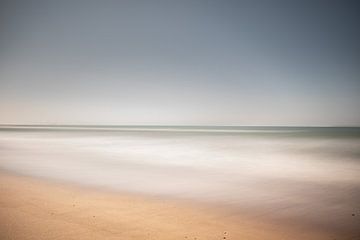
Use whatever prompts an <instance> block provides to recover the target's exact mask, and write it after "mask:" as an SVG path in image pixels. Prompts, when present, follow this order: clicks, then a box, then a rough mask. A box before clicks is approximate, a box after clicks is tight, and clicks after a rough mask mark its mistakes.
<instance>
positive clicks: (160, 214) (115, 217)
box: [0, 172, 333, 240]
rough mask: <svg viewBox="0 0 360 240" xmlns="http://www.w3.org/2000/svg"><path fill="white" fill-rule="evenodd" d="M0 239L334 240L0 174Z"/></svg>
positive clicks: (179, 205) (198, 209)
mask: <svg viewBox="0 0 360 240" xmlns="http://www.w3.org/2000/svg"><path fill="white" fill-rule="evenodd" d="M0 239H2V240H5V239H21V240H25V239H36V240H40V239H77V240H81V239H166V240H171V239H189V240H190V239H192V240H194V239H197V240H201V239H207V240H210V239H219V240H220V239H222V240H224V239H248V240H251V239H262V240H263V239H276V240H278V239H292V240H294V239H307V240H310V239H317V240H318V239H333V238H332V236H330V235H328V234H326V233H320V232H314V231H310V230H309V229H304V228H302V227H301V226H291V225H284V224H281V225H280V224H275V223H269V222H264V221H260V220H259V219H257V220H255V219H248V218H245V217H242V216H238V215H237V214H229V212H228V211H221V210H220V209H219V208H210V207H209V206H203V205H202V206H199V205H196V204H195V203H194V204H192V203H187V202H179V201H174V200H168V199H159V198H153V197H145V196H136V195H133V194H122V193H121V194H120V193H111V192H105V191H100V190H96V189H88V188H82V187H78V186H71V185H68V184H60V183H54V182H49V181H46V180H42V179H35V178H30V177H24V176H16V175H12V174H8V173H4V172H1V173H0Z"/></svg>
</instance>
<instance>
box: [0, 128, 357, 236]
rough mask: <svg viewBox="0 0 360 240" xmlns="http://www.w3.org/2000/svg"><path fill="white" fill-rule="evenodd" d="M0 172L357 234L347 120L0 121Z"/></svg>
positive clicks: (353, 135)
mask: <svg viewBox="0 0 360 240" xmlns="http://www.w3.org/2000/svg"><path fill="white" fill-rule="evenodd" d="M0 169H2V170H4V171H10V172H14V173H18V174H24V175H29V176H35V177H41V178H48V179H54V180H60V181H64V182H69V183H76V184H82V185H87V186H93V187H99V188H105V189H109V190H114V191H127V192H134V193H141V194H149V195H152V196H164V197H165V196H166V197H173V198H179V199H188V200H193V201H199V202H207V203H209V204H216V205H221V206H226V207H229V209H234V211H235V212H237V211H238V212H239V214H240V213H241V214H248V215H249V216H252V217H267V218H272V219H274V220H279V221H287V222H293V223H294V224H296V223H300V222H301V223H306V224H309V225H310V226H312V227H315V228H324V229H327V230H328V229H329V228H330V229H332V231H334V232H341V233H342V234H343V236H349V238H351V237H358V236H360V231H359V229H360V217H359V216H360V128H355V127H354V128H352V127H346V128H345V127H234V126H224V127H218V126H216V127H214V126H68V125H67V126H59V125H58V126H51V125H42V126H25V125H23V126H21V125H17V126H5V125H2V126H0ZM353 214H355V216H353Z"/></svg>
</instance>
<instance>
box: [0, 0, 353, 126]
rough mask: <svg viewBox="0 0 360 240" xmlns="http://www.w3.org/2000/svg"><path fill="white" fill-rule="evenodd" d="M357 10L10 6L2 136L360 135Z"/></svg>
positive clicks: (312, 5)
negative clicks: (164, 131) (33, 131)
mask: <svg viewBox="0 0 360 240" xmlns="http://www.w3.org/2000/svg"><path fill="white" fill-rule="evenodd" d="M359 10H360V4H357V3H356V2H352V1H331V2H329V1H320V0H317V1H299V2H292V1H291V2H290V1H281V0H276V1H230V0H229V1H161V0H156V1H125V0H124V1H105V2H104V1H95V0H90V1H85V0H75V1H45V0H33V1H25V0H14V1H2V2H1V3H0V19H1V23H0V124H25V125H28V124H53V125H64V124H66V125H74V124H75V125H184V126H186V125H209V126H224V125H228V126H234V125H236V126H360V108H359V105H360V94H359V93H360V72H359V69H360V68H359V66H360V58H359V56H360V48H359V42H360V29H359V27H358V23H359V22H360V17H359V14H358V12H359Z"/></svg>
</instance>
